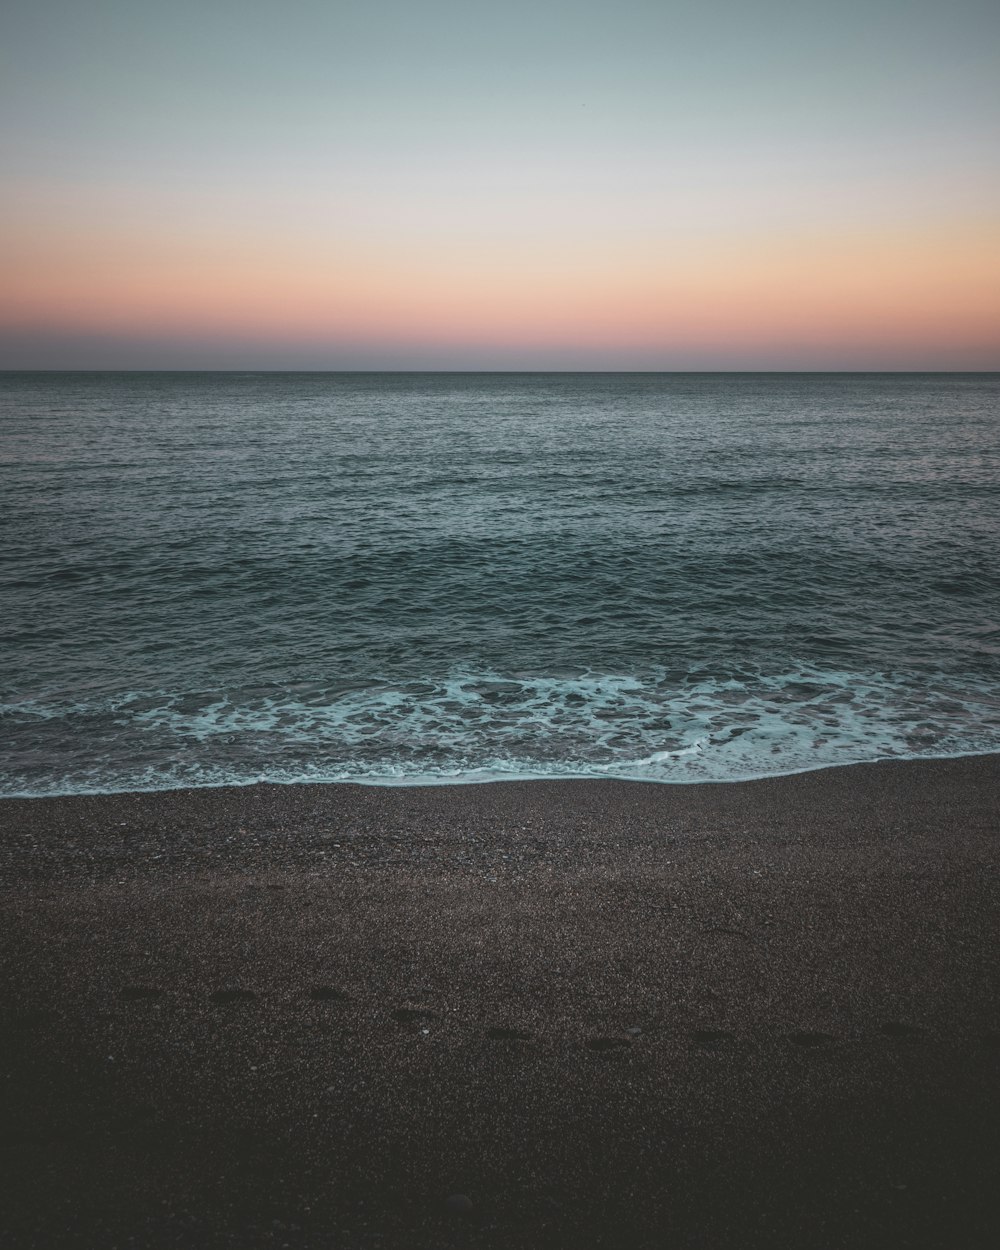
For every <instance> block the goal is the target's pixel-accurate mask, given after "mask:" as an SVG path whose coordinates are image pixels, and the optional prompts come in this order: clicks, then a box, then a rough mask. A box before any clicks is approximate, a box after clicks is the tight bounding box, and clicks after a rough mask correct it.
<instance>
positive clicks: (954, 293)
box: [0, 218, 1000, 356]
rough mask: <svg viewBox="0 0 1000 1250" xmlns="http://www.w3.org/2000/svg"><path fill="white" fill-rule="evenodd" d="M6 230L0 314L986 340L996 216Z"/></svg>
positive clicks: (26, 225) (525, 336)
mask: <svg viewBox="0 0 1000 1250" xmlns="http://www.w3.org/2000/svg"><path fill="white" fill-rule="evenodd" d="M52 227H53V223H51V222H50V223H47V224H46V223H45V222H41V223H34V222H32V221H31V220H30V219H28V218H25V219H23V220H22V221H20V222H19V223H17V224H16V226H15V228H14V229H12V230H9V231H8V232H7V239H8V243H7V252H8V254H7V255H6V256H5V257H3V258H2V259H3V268H4V272H5V281H4V285H3V291H2V294H0V326H3V327H8V328H10V327H14V328H17V327H32V328H36V329H45V328H47V327H49V328H54V329H58V330H60V331H65V330H75V331H82V332H87V333H101V334H126V335H143V336H147V337H149V338H151V339H161V338H170V337H171V336H176V335H181V334H185V335H191V334H196V335H198V336H201V337H203V338H205V339H208V340H211V339H212V338H213V337H219V338H220V339H221V338H226V337H229V338H233V337H239V338H241V339H244V340H249V341H259V342H261V343H271V344H279V345H282V344H284V345H294V344H296V343H299V342H307V343H310V344H322V343H324V342H329V343H341V344H352V343H366V344H383V345H407V344H409V345H424V346H434V347H438V348H450V347H456V348H460V347H470V346H471V347H477V348H490V347H498V348H502V349H511V348H517V347H519V346H522V345H530V346H531V347H532V348H538V347H553V348H567V349H579V348H583V349H588V350H590V349H592V350H624V351H644V352H647V353H655V352H656V351H657V350H660V349H663V350H668V349H669V350H670V351H673V352H676V351H684V350H693V351H702V350H714V351H716V352H725V351H726V350H727V349H733V350H738V351H740V352H745V351H747V350H753V349H760V350H762V351H765V350H770V349H775V350H778V349H781V350H796V349H800V348H802V349H804V348H812V347H823V346H824V345H827V346H828V345H830V344H844V345H851V344H873V345H876V346H878V345H882V346H885V347H886V348H891V349H893V350H905V351H907V352H909V353H910V354H911V355H914V356H917V355H919V353H920V352H921V351H922V350H928V351H930V350H934V349H939V348H942V347H944V348H949V349H961V348H963V346H964V347H971V348H978V349H981V350H982V351H984V352H987V351H991V350H992V351H993V352H994V354H996V353H997V351H998V349H1000V228H998V227H997V226H995V225H993V224H989V223H986V224H984V223H976V224H970V223H967V222H940V223H938V222H936V223H933V224H928V225H923V226H921V227H916V226H912V227H910V228H909V229H888V228H882V229H879V230H871V229H869V230H867V231H857V230H856V231H854V232H843V233H837V234H833V233H819V232H814V233H812V234H806V233H804V232H803V233H800V234H797V235H795V234H790V233H777V232H774V233H767V232H764V231H758V232H757V233H755V234H754V233H747V234H743V235H741V236H740V237H734V236H724V237H719V236H712V235H711V234H709V233H705V234H702V235H695V234H689V235H688V236H686V237H679V238H670V237H657V236H656V235H653V234H649V235H646V236H644V237H633V238H628V239H622V238H617V237H613V236H609V237H597V238H593V239H587V238H586V237H573V235H572V234H567V235H566V236H565V237H564V238H562V239H559V240H553V239H551V238H550V239H545V240H534V241H533V240H530V239H516V238H515V239H501V240H497V241H495V242H494V241H491V240H489V239H482V240H474V239H464V240H461V241H454V242H451V243H447V242H442V241H441V240H440V239H434V240H433V241H431V242H428V244H427V246H424V247H421V246H419V245H417V244H416V243H415V242H414V241H413V240H405V241H399V240H394V241H391V242H389V243H383V244H381V245H377V244H376V243H375V242H374V241H372V240H366V239H358V238H335V239H333V240H332V241H331V240H330V239H329V238H325V237H322V236H311V235H300V236H298V237H297V238H287V237H286V238H281V239H278V240H275V239H274V238H273V237H269V236H265V235H262V234H261V235H258V236H256V237H255V235H254V233H253V232H252V231H251V232H249V233H246V234H244V235H243V236H242V237H241V236H240V235H234V236H232V237H228V238H226V237H222V238H216V237H212V236H211V235H210V234H208V233H206V234H204V235H202V236H200V237H199V236H198V235H197V234H196V233H192V232H190V231H184V230H182V229H176V230H173V231H172V230H169V229H167V228H166V227H164V226H162V225H161V226H160V228H159V229H158V230H153V229H152V228H151V227H150V226H148V225H147V227H146V228H145V229H140V228H134V229H132V230H131V231H123V230H120V229H113V228H111V226H110V225H108V226H103V227H101V226H99V225H97V224H95V223H94V222H93V221H88V222H87V223H86V224H85V225H83V226H81V227H80V228H79V229H77V230H75V231H74V230H72V229H67V228H65V227H64V226H63V227H61V228H60V229H58V230H55V229H54V228H52Z"/></svg>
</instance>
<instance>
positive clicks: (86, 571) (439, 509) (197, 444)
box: [0, 373, 1000, 795]
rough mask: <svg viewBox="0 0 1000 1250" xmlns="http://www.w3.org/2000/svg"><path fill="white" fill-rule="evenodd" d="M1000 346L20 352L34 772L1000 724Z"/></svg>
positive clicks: (966, 732) (595, 750) (758, 764)
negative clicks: (136, 358)
mask: <svg viewBox="0 0 1000 1250" xmlns="http://www.w3.org/2000/svg"><path fill="white" fill-rule="evenodd" d="M998 400H1000V375H997V374H925V375H918V374H634V373H628V374H592V373H581V374H564V373H559V374H466V373H456V374H433V373H430V374H428V373H411V374H402V373H396V374H379V373H353V374H352V373H330V374H323V373H301V374H296V373H261V374H254V373H7V374H2V375H0V534H2V547H0V794H4V795H48V794H64V793H81V792H82V793H85V792H110V791H120V790H136V789H147V790H148V789H162V788H168V787H174V786H186V785H197V786H204V785H219V784H233V783H249V782H254V781H260V780H267V781H275V782H292V781H334V780H338V781H339V780H349V781H358V782H368V783H403V782H408V783H426V782H438V781H449V782H451V781H468V782H471V781H480V780H495V779H502V778H533V777H618V778H637V779H643V780H649V781H661V782H692V781H731V780H740V779H745V778H750V777H761V776H767V775H772V774H779V773H789V772H796V771H801V770H806V769H812V768H820V767H826V766H829V765H838V764H846V763H855V762H862V761H871V760H877V759H885V758H890V757H891V758H915V757H935V756H937V757H940V756H951V755H962V754H973V753H979V752H988V751H996V750H1000V403H998Z"/></svg>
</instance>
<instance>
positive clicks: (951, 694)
mask: <svg viewBox="0 0 1000 1250" xmlns="http://www.w3.org/2000/svg"><path fill="white" fill-rule="evenodd" d="M0 714H5V715H6V716H7V718H9V719H10V721H11V722H12V723H15V724H19V725H21V726H25V725H26V724H28V723H29V722H31V723H33V724H35V725H36V726H38V732H45V733H49V734H51V735H52V746H51V747H50V748H49V753H50V755H51V759H52V761H53V762H52V763H51V764H48V765H47V766H46V767H44V768H43V767H39V766H38V763H37V761H38V756H39V752H38V750H37V748H35V749H33V752H30V751H29V752H26V753H25V763H22V765H21V767H18V765H17V758H16V752H15V753H14V755H13V756H12V766H11V767H10V768H9V770H8V772H7V775H6V777H5V778H2V779H0V789H2V792H3V793H6V794H13V793H18V794H44V793H49V794H51V793H67V792H106V791H109V790H130V789H163V788H169V787H173V786H179V785H220V784H249V783H251V782H254V781H274V782H296V781H352V782H363V783H368V784H379V785H398V784H415V785H420V784H433V783H436V782H443V781H448V782H477V781H493V780H501V779H513V778H523V779H528V778H543V777H550V778H555V777H566V778H569V777H613V778H621V779H628V780H644V781H658V782H668V783H670V782H691V781H738V780H746V779H750V778H756V777H763V776H774V775H779V774H784V773H793V772H802V771H807V770H810V769H815V768H823V767H829V766H831V765H838V764H848V763H862V762H866V761H873V760H878V759H886V758H922V757H924V758H925V757H941V756H952V755H966V754H978V753H983V752H989V751H993V750H1000V699H998V697H997V695H996V693H995V692H993V691H991V690H989V689H983V688H982V687H981V686H980V685H978V684H977V683H976V682H975V681H974V680H972V679H971V678H966V679H962V678H960V677H955V676H952V677H949V678H947V679H945V678H943V677H937V678H935V679H933V680H931V679H929V678H927V677H925V676H921V677H917V676H915V675H905V674H886V673H860V672H844V671H826V670H820V669H818V668H816V667H814V666H810V667H801V668H798V669H795V670H791V669H789V670H786V671H781V672H770V673H765V672H760V671H749V670H747V671H742V672H740V673H729V674H723V675H718V676H716V675H712V674H707V673H704V672H692V673H687V674H680V675H678V674H670V673H667V672H666V671H664V670H656V669H650V670H649V671H647V672H645V673H643V674H636V675H622V674H606V673H605V674H602V673H593V672H591V673H583V674H577V675H552V676H546V675H543V676H538V675H523V674H502V673H495V672H471V671H467V670H456V671H455V672H453V673H451V674H449V675H448V676H447V677H445V678H443V679H441V680H430V679H426V680H419V681H410V682H391V681H384V682H377V683H371V684H369V685H368V686H365V687H360V686H358V687H353V688H344V687H342V686H341V687H339V688H332V689H330V690H329V691H328V692H325V691H324V689H323V688H322V687H312V688H309V689H300V690H296V691H290V692H287V693H278V692H273V693H265V694H259V693H254V694H249V693H248V694H247V695H245V696H243V697H242V698H235V697H233V698H230V697H226V696H224V695H220V694H218V693H216V692H205V693H198V692H185V693H171V694H164V693H162V692H155V691H153V692H149V691H146V692H123V693H122V694H120V695H118V696H116V697H115V698H113V699H109V700H105V701H103V702H101V703H95V704H90V703H88V702H87V701H86V700H85V699H82V700H72V701H70V700H66V701H59V702H55V701H46V700H44V699H36V700H27V701H22V702H20V703H16V704H7V705H5V706H4V707H0ZM84 725H85V726H86V728H83V726H84ZM29 736H30V735H29ZM56 760H59V761H60V762H59V764H58V765H56V764H55V761H56ZM31 765H33V766H31ZM57 768H58V771H57Z"/></svg>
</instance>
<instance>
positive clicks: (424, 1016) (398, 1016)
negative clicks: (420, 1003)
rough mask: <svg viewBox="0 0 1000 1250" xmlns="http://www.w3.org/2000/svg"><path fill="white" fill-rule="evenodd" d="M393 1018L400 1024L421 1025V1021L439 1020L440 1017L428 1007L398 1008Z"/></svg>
mask: <svg viewBox="0 0 1000 1250" xmlns="http://www.w3.org/2000/svg"><path fill="white" fill-rule="evenodd" d="M392 1018H393V1020H395V1021H396V1022H397V1023H399V1024H420V1023H421V1021H427V1020H439V1019H440V1015H439V1013H438V1012H436V1011H430V1010H429V1009H428V1008H426V1007H398V1008H397V1009H396V1010H395V1011H394V1012H393V1013H392Z"/></svg>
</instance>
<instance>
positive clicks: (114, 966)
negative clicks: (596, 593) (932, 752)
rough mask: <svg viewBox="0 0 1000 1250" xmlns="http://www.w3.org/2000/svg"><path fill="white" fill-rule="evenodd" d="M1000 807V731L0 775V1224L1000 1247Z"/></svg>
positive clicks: (505, 1240) (39, 1228)
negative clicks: (722, 756)
mask: <svg viewBox="0 0 1000 1250" xmlns="http://www.w3.org/2000/svg"><path fill="white" fill-rule="evenodd" d="M998 815H1000V756H989V757H981V758H977V759H963V760H954V761H943V762H935V763H892V764H879V765H870V766H861V767H854V768H845V769H839V770H830V771H824V772H816V773H811V774H806V775H804V776H798V777H789V778H782V779H777V780H770V781H761V782H751V783H747V784H739V785H726V786H719V785H704V786H689V787H687V786H686V787H674V786H655V785H642V784H635V783H633V784H628V783H612V782H607V783H605V782H567V783H547V782H544V783H543V782H539V783H523V784H514V783H507V784H501V785H490V786H476V787H464V788H450V787H434V788H425V789H366V788H359V787H352V786H299V787H279V786H259V787H253V788H249V789H220V790H201V791H179V792H175V793H169V794H154V795H120V796H112V797H101V798H85V797H83V798H64V799H52V800H5V801H3V802H2V803H0V884H2V889H0V907H2V920H0V925H2V939H3V941H2V968H0V1081H2V1089H0V1098H2V1105H3V1106H4V1108H5V1110H4V1113H3V1120H2V1128H0V1144H2V1157H0V1176H2V1195H3V1196H2V1208H0V1243H2V1244H3V1245H4V1246H6V1247H15V1248H20V1247H28V1246H39V1247H50V1246H52V1247H59V1246H63V1245H67V1246H75V1247H88V1248H89V1247H95V1248H97V1247H100V1248H102V1250H103V1248H104V1247H112V1246H118V1247H123V1248H124V1247H153V1246H157V1247H159V1246H169V1247H175V1246H185V1247H187V1246H190V1247H202V1246H205V1247H214V1246H226V1247H230V1246H231V1247H238V1248H240V1250H242V1248H244V1247H246V1248H251V1247H256V1246H268V1247H270V1246H274V1247H282V1246H288V1247H290V1248H292V1250H298V1248H300V1247H316V1248H319V1247H323V1248H327V1247H344V1248H345V1250H346V1248H353V1247H382V1248H387V1247H406V1248H410V1247H414V1248H419V1247H465V1246H469V1247H478V1246H484V1247H485V1246H489V1247H524V1248H526V1250H527V1248H534V1247H549V1246H553V1247H554V1246H561V1247H566V1250H577V1248H584V1247H593V1246H608V1247H617V1246H622V1247H626V1246H651V1247H652V1246H655V1247H661V1246H662V1247H704V1248H706V1250H710V1248H714V1247H720V1248H722V1247H725V1248H727V1250H728V1248H733V1250H735V1248H737V1247H739V1248H740V1250H745V1248H747V1247H762V1248H763V1247H767V1248H768V1250H771V1248H782V1247H789V1248H792V1247H794V1248H795V1250H817V1248H822V1247H851V1248H854V1247H878V1248H879V1250H884V1248H885V1247H895V1246H921V1247H929V1246H934V1247H942V1250H963V1248H968V1247H986V1246H989V1247H991V1248H992V1247H995V1246H996V1245H998V1244H1000V996H998V923H997V917H998V910H997V896H998V877H997V873H996V861H997V839H998V829H1000V819H998ZM459 1195H461V1196H462V1197H463V1198H464V1199H465V1200H464V1201H463V1200H459V1198H458V1196H459ZM449 1197H451V1199H452V1201H451V1202H450V1203H449V1201H448V1199H449Z"/></svg>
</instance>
